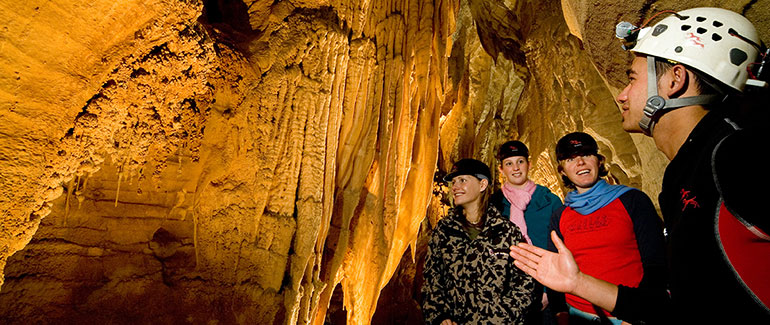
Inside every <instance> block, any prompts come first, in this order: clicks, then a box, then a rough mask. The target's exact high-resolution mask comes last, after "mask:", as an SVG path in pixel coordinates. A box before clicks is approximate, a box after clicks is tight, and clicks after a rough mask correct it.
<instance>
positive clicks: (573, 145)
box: [556, 132, 599, 160]
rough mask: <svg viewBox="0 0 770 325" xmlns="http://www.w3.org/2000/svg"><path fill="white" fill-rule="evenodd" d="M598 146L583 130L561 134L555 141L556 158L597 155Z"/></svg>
mask: <svg viewBox="0 0 770 325" xmlns="http://www.w3.org/2000/svg"><path fill="white" fill-rule="evenodd" d="M598 153H599V146H598V145H597V144H596V140H594V138H593V137H591V136H590V135H588V134H586V133H583V132H573V133H570V134H567V135H565V136H563V137H562V138H561V139H559V142H557V143H556V160H564V159H567V158H570V157H576V156H587V155H597V154H598Z"/></svg>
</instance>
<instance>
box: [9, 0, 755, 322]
mask: <svg viewBox="0 0 770 325" xmlns="http://www.w3.org/2000/svg"><path fill="white" fill-rule="evenodd" d="M693 6H719V7H724V8H727V9H731V10H735V11H737V12H740V13H743V14H744V15H746V16H747V17H748V18H749V19H750V20H752V21H753V22H754V23H755V24H756V25H757V27H758V29H759V33H760V36H761V37H762V39H765V40H767V39H769V38H768V36H770V35H768V34H769V33H770V32H769V31H768V26H770V18H768V15H769V14H770V1H766V0H758V1H757V0H753V1H748V0H747V1H729V2H723V1H694V0H693V1H687V0H686V1H641V0H631V1H624V2H617V1H580V0H564V1H533V0H529V1H525V0H522V1H514V0H504V1H482V0H449V1H434V0H394V1H372V0H364V1H347V0H330V1H309V0H308V1H302V0H295V1H292V0H283V1H280V0H275V1H274V0H269V1H267V0H256V1H249V0H242V1H239V0H204V1H200V0H156V1H137V0H120V1H114V0H112V1H106V0H95V1H88V2H85V1H80V2H78V1H66V0H52V1H40V0H30V1H3V2H1V3H0V122H2V123H0V186H2V189H3V190H2V192H0V211H2V215H1V216H0V218H1V219H0V306H3V308H1V309H0V320H4V321H5V322H7V323H22V322H25V323H27V322H36V323H49V322H57V321H66V322H76V321H78V322H82V321H90V322H97V321H101V322H113V323H180V322H189V323H210V322H219V323H260V324H264V323H273V324H278V323H287V324H296V323H302V324H307V323H314V324H323V323H324V322H325V321H327V322H328V319H327V315H329V314H331V313H332V312H333V310H330V309H334V308H335V307H334V306H335V304H334V303H333V302H334V301H335V300H336V299H341V302H340V304H341V305H342V306H343V307H344V311H343V313H344V314H345V319H346V320H347V322H349V323H352V324H361V323H368V322H370V321H371V320H372V318H373V315H374V314H375V310H376V309H377V308H378V299H380V293H381V292H383V291H384V289H386V286H387V285H388V283H389V282H393V281H392V280H391V279H392V278H393V276H394V274H397V275H399V276H406V277H413V276H414V274H413V273H414V272H411V273H410V272H408V271H404V270H403V269H402V268H400V267H399V265H403V264H404V263H405V262H404V261H406V262H409V261H412V263H414V261H418V260H419V258H417V257H418V256H419V255H420V253H419V250H420V247H423V248H424V243H422V244H421V240H420V238H424V236H425V233H426V231H429V229H430V225H434V224H435V222H436V220H437V219H438V218H440V217H441V216H442V215H443V213H445V205H444V204H445V203H446V198H444V197H443V195H442V184H441V183H440V182H437V181H436V179H437V176H440V175H442V174H443V173H445V172H446V170H447V169H448V167H449V166H451V164H452V162H454V161H456V160H457V159H460V158H464V157H475V158H477V159H480V160H483V161H485V162H486V163H488V164H490V166H495V160H494V152H495V148H496V147H497V146H498V145H500V144H501V143H503V142H505V141H507V140H509V139H521V140H522V141H524V142H525V143H527V144H528V145H529V147H530V152H531V156H532V164H533V170H532V171H531V172H530V174H531V177H532V178H533V179H535V181H537V182H538V183H541V184H544V185H546V186H548V187H549V188H551V190H552V191H554V192H555V193H558V194H560V195H563V194H564V189H563V188H561V186H560V184H559V178H558V177H557V176H556V175H557V174H556V164H555V161H554V157H553V147H554V143H555V141H556V139H558V138H559V137H561V136H562V135H564V134H566V133H569V132H572V131H578V130H579V131H584V132H588V133H590V134H592V135H594V136H595V137H596V138H597V140H598V141H599V143H600V151H601V152H603V153H604V155H605V156H607V158H608V166H609V169H610V179H611V180H612V181H613V182H616V183H622V184H626V185H631V186H635V187H639V188H641V189H643V190H644V191H645V192H647V193H648V194H649V195H650V196H651V197H656V196H657V191H658V189H659V188H660V179H661V177H662V170H663V168H664V167H665V164H666V163H667V161H666V160H665V158H664V157H663V156H662V155H661V154H660V153H658V152H657V150H656V149H655V146H654V144H653V143H652V142H651V141H650V139H648V138H645V137H643V136H640V135H629V134H627V133H625V132H624V131H623V130H622V129H621V128H620V115H619V111H618V106H617V105H616V103H615V101H614V97H615V95H616V94H617V93H618V92H619V90H620V89H621V88H622V87H623V85H624V83H625V81H626V76H625V70H626V67H627V64H628V62H629V61H630V57H629V55H628V54H627V53H624V52H622V51H621V50H620V46H619V43H618V42H617V41H616V40H615V39H614V36H613V31H614V26H615V24H616V23H617V22H618V21H621V20H628V21H631V22H633V23H636V24H639V23H641V22H642V21H644V20H645V19H647V18H650V17H651V16H653V15H654V14H655V13H656V12H658V11H660V10H665V9H674V10H676V9H684V8H688V7H693ZM493 170H495V168H493ZM418 264H419V263H418ZM412 267H414V265H413V266H412ZM393 279H396V278H393ZM399 279H401V278H399ZM385 291H388V290H385ZM339 292H341V293H342V295H341V298H339V297H340V296H339ZM388 292H390V291H388ZM330 306H331V307H330Z"/></svg>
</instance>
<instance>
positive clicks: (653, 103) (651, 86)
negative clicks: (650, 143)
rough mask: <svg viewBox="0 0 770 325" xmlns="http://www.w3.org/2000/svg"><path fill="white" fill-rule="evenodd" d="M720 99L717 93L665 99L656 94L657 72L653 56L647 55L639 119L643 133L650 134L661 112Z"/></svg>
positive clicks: (664, 112)
mask: <svg viewBox="0 0 770 325" xmlns="http://www.w3.org/2000/svg"><path fill="white" fill-rule="evenodd" d="M720 100H721V96H719V95H698V96H691V97H684V98H669V99H665V98H663V97H661V96H659V95H658V74H657V72H656V71H655V57H654V56H652V55H649V56H647V103H646V104H645V106H644V116H642V119H641V120H640V121H639V127H641V128H642V131H644V134H645V135H648V136H652V129H653V128H654V127H655V123H657V122H658V119H660V117H661V116H663V114H666V113H668V112H670V111H672V110H675V109H677V108H680V107H685V106H692V105H706V104H711V103H715V102H718V101H720Z"/></svg>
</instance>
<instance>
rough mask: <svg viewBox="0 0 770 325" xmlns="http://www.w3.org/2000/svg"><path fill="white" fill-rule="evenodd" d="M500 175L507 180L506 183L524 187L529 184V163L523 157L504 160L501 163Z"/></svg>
mask: <svg viewBox="0 0 770 325" xmlns="http://www.w3.org/2000/svg"><path fill="white" fill-rule="evenodd" d="M499 169H500V174H502V175H503V177H504V178H505V183H506V184H508V185H511V186H514V187H522V186H524V184H526V183H527V180H528V178H527V174H528V173H529V161H528V160H527V158H526V157H523V156H513V157H508V158H505V159H503V161H502V162H501V163H500V168H499Z"/></svg>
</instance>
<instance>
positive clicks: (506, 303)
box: [422, 205, 535, 324]
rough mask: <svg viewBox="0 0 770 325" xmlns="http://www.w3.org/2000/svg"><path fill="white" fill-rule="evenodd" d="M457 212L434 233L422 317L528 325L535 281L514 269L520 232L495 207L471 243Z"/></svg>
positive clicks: (432, 321)
mask: <svg viewBox="0 0 770 325" xmlns="http://www.w3.org/2000/svg"><path fill="white" fill-rule="evenodd" d="M462 218H463V216H462V215H461V214H460V213H459V212H458V210H457V209H452V210H451V211H450V213H449V216H447V217H446V218H444V219H442V220H441V221H439V223H438V226H436V228H435V229H434V230H433V234H432V236H431V240H430V243H429V246H428V255H427V257H426V259H425V269H424V279H425V283H424V284H423V287H422V292H423V303H422V311H423V315H424V317H425V323H426V324H438V323H440V322H441V321H443V320H445V319H447V318H449V319H451V320H453V321H455V322H456V323H458V324H523V322H524V318H525V313H526V312H527V310H528V308H529V306H530V304H531V303H532V296H533V295H532V291H533V290H534V288H535V281H534V280H533V279H532V277H530V276H529V275H527V274H526V273H524V272H523V271H521V270H519V269H518V268H517V267H515V266H514V265H513V258H512V257H511V256H510V255H509V252H510V247H511V246H512V245H514V244H515V243H517V242H520V241H524V237H523V236H522V235H521V230H519V228H518V227H516V226H515V225H514V224H513V223H511V222H510V221H508V220H506V219H504V218H503V217H502V216H501V215H500V212H498V211H497V209H495V208H494V207H493V206H492V205H490V206H489V209H488V210H487V218H486V221H485V223H484V227H483V229H482V230H481V233H479V235H478V236H477V237H476V239H474V240H471V239H470V238H469V237H468V234H467V233H466V232H465V230H464V229H463V226H462Z"/></svg>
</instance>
